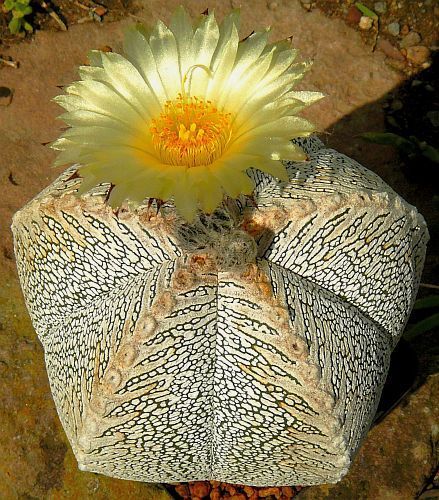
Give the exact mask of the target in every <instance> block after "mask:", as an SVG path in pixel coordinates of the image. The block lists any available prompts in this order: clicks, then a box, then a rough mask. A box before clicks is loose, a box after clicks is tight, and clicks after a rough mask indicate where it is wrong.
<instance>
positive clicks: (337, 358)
mask: <svg viewBox="0 0 439 500" xmlns="http://www.w3.org/2000/svg"><path fill="white" fill-rule="evenodd" d="M303 144H304V148H305V150H307V151H308V154H309V160H308V161H306V162H300V163H290V164H289V166H288V171H289V173H290V175H291V179H290V182H289V183H288V184H284V185H282V186H279V185H278V184H277V183H276V181H275V180H273V179H272V178H271V177H269V176H267V175H265V174H260V173H253V174H252V175H253V178H254V180H255V184H256V190H255V201H256V203H257V208H256V207H254V206H253V205H251V204H250V205H248V206H245V205H244V202H242V203H241V202H240V200H238V201H237V202H233V205H232V202H231V203H230V204H229V209H228V211H222V210H218V211H217V212H215V213H214V214H213V215H212V216H205V217H202V218H201V219H200V221H198V222H197V223H196V224H188V223H186V222H184V221H182V220H181V219H180V218H179V217H178V215H176V212H175V210H174V209H173V207H172V206H171V205H170V206H169V207H167V206H166V205H165V206H164V207H162V213H161V214H159V215H158V216H155V212H152V210H151V209H148V208H147V207H143V208H142V207H139V208H137V209H136V210H133V211H132V210H130V209H129V208H125V209H123V210H120V211H119V213H118V214H117V215H116V214H115V213H114V212H113V210H111V208H109V207H108V206H107V204H106V202H105V199H106V193H107V191H108V189H109V186H108V185H107V186H102V187H101V188H100V189H95V190H94V191H92V193H90V194H89V195H86V196H84V197H83V198H82V199H81V200H78V198H76V197H75V196H73V195H72V194H71V193H72V191H74V190H75V189H76V188H77V187H78V185H79V184H80V182H81V179H79V178H77V177H75V175H72V174H74V172H75V167H72V168H71V169H69V170H68V171H67V172H65V174H63V175H62V176H61V177H60V178H59V179H58V180H56V181H55V182H54V183H53V184H52V185H51V186H49V187H48V188H47V189H46V190H45V191H43V192H42V193H41V194H40V195H39V196H37V197H36V198H35V199H34V200H32V201H31V202H30V203H29V204H28V205H27V206H26V207H24V208H23V209H22V210H21V211H20V212H19V213H17V214H16V216H15V218H14V223H13V230H14V236H15V246H16V256H17V264H18V269H19V275H20V279H21V283H22V287H23V290H24V294H25V297H26V301H27V305H28V308H29V311H30V314H31V317H32V320H33V322H34V325H35V328H36V331H37V333H38V335H39V338H40V339H41V342H42V343H43V346H44V350H45V356H46V364H47V370H48V374H49V379H50V383H51V387H52V393H53V397H54V400H55V403H56V406H57V409H58V413H59V416H60V418H61V421H62V423H63V426H64V429H65V431H66V433H67V436H68V438H69V440H70V442H71V444H72V447H73V450H74V452H75V455H76V458H77V460H78V463H79V466H80V468H81V469H83V470H89V471H95V472H100V473H103V474H108V475H111V476H115V477H120V478H125V479H135V480H141V481H152V482H163V481H169V482H171V481H190V480H201V479H216V480H221V481H228V482H231V483H243V484H252V485H286V484H316V483H324V482H334V481H337V480H339V479H340V478H341V477H342V476H343V474H345V472H346V471H347V469H348V467H349V464H350V462H351V459H352V456H353V454H354V453H355V451H356V450H357V448H358V446H359V443H360V441H361V439H362V438H363V437H364V435H365V433H366V431H367V430H368V427H369V426H370V424H371V421H372V418H373V416H374V412H375V409H376V406H377V403H378V400H379V398H380V393H381V388H382V386H383V383H384V381H385V377H386V372H387V369H388V365H389V356H390V354H391V351H392V348H393V347H394V346H395V344H396V342H397V340H398V338H399V336H400V333H401V330H402V329H403V327H404V325H405V322H406V320H407V316H408V313H409V311H410V308H411V306H412V303H413V300H414V298H415V295H416V290H417V286H418V282H419V277H420V272H421V269H422V265H423V259H424V254H425V244H426V239H427V230H426V227H425V223H424V220H423V218H422V217H421V216H420V215H419V214H418V213H417V211H416V209H414V208H413V207H412V206H410V205H409V204H407V203H406V202H404V201H403V200H402V199H401V198H400V197H398V195H396V194H395V193H394V192H393V191H392V190H391V189H390V188H389V187H388V186H387V185H386V184H384V183H383V182H382V181H381V180H380V179H379V177H377V176H376V175H375V174H373V173H371V172H369V171H368V170H366V169H365V168H363V167H362V166H360V165H359V164H358V163H356V162H354V161H353V160H350V159H349V158H347V157H346V156H344V155H341V154H339V153H337V152H335V151H334V150H330V149H324V148H323V147H322V144H321V143H320V142H319V141H318V140H308V141H305V142H304V143H303ZM72 177H73V178H72Z"/></svg>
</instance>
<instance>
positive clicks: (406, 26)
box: [399, 24, 410, 36]
mask: <svg viewBox="0 0 439 500" xmlns="http://www.w3.org/2000/svg"><path fill="white" fill-rule="evenodd" d="M409 31H410V28H409V27H408V25H407V24H404V26H403V27H402V28H401V31H400V32H399V34H400V35H401V36H405V35H407V33H408V32H409Z"/></svg>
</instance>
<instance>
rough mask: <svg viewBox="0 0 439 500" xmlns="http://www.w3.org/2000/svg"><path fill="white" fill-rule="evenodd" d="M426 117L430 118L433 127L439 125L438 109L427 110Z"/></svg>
mask: <svg viewBox="0 0 439 500" xmlns="http://www.w3.org/2000/svg"><path fill="white" fill-rule="evenodd" d="M426 117H427V118H428V119H429V120H430V122H431V124H432V125H433V127H439V111H428V113H427V114H426Z"/></svg>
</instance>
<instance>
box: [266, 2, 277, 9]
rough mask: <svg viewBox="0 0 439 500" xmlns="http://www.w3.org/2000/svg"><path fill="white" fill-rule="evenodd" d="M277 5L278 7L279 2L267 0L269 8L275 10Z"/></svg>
mask: <svg viewBox="0 0 439 500" xmlns="http://www.w3.org/2000/svg"><path fill="white" fill-rule="evenodd" d="M278 7H279V4H278V3H277V2H269V4H268V8H269V9H270V10H277V8H278Z"/></svg>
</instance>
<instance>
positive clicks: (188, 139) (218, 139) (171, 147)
mask: <svg viewBox="0 0 439 500" xmlns="http://www.w3.org/2000/svg"><path fill="white" fill-rule="evenodd" d="M150 132H151V135H152V142H153V145H154V147H155V149H156V151H157V153H158V155H159V157H160V160H161V161H162V162H163V163H167V164H168V165H186V166H188V167H197V166H200V165H209V164H211V163H212V162H214V161H215V160H216V159H217V158H218V157H219V156H221V153H222V152H223V150H224V147H225V146H226V144H227V142H228V140H229V137H230V113H223V112H221V111H219V110H218V109H217V108H216V107H215V106H214V105H213V104H212V102H211V101H203V100H201V99H198V98H197V97H188V96H182V95H181V94H179V95H178V96H177V99H176V100H175V101H167V102H166V103H165V106H164V110H163V111H162V113H161V114H160V116H159V117H158V118H156V119H154V120H152V123H151V127H150Z"/></svg>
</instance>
